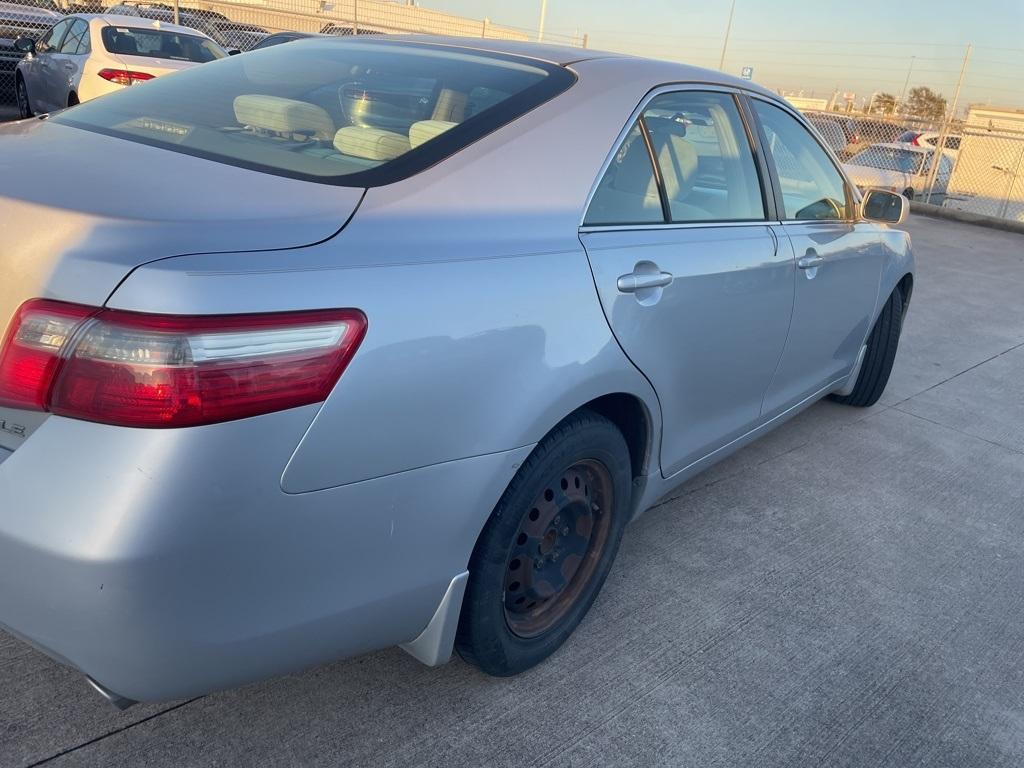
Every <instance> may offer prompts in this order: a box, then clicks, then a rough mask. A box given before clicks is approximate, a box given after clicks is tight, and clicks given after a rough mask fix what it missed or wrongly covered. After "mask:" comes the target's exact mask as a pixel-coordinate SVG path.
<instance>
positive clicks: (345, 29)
mask: <svg viewBox="0 0 1024 768" xmlns="http://www.w3.org/2000/svg"><path fill="white" fill-rule="evenodd" d="M320 34H321V35H335V36H337V37H344V36H346V35H379V34H381V33H380V32H378V31H377V30H375V29H366V28H365V27H360V28H359V29H358V30H357V29H356V28H355V27H354V26H352V25H351V24H335V23H334V22H333V21H332V22H330V23H328V24H324V25H323V26H322V27H320Z"/></svg>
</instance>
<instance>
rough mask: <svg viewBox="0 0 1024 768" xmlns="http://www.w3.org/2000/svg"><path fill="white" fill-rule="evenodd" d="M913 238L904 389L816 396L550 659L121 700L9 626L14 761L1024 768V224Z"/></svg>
mask: <svg viewBox="0 0 1024 768" xmlns="http://www.w3.org/2000/svg"><path fill="white" fill-rule="evenodd" d="M908 229H909V230H910V231H911V233H912V236H913V238H914V244H915V247H916V250H917V254H918V261H919V275H918V279H917V284H916V288H915V293H914V298H913V302H912V305H911V309H910V315H909V318H908V322H907V325H906V328H905V331H904V336H903V340H902V342H901V348H900V353H899V356H898V357H897V362H896V368H895V370H894V374H893V379H892V381H891V382H890V385H889V388H888V390H887V391H886V393H885V395H884V397H883V399H882V401H881V402H880V403H879V404H878V405H876V406H875V407H873V408H871V409H867V410H858V409H853V408H847V407H843V406H839V405H835V404H833V403H830V402H826V403H821V404H818V405H816V406H814V407H813V408H811V409H810V410H808V411H807V412H805V413H804V414H802V415H801V416H800V417H798V418H797V419H795V420H794V421H792V422H790V423H789V424H787V425H785V426H784V427H782V428H780V429H778V430H776V431H775V432H774V433H772V434H771V435H769V436H767V437H765V438H763V439H762V440H761V441H759V442H757V443H755V444H754V445H752V446H750V447H748V448H747V449H745V450H744V451H742V452H741V453H739V454H737V455H736V456H734V457H732V458H731V459H729V460H727V461H725V462H724V463H722V464H720V465H718V466H716V467H714V468H712V469H711V470H709V471H708V472H706V473H704V474H703V475H701V476H699V477H697V478H695V479H694V480H693V481H691V482H690V483H689V484H688V485H687V486H685V487H683V488H682V489H680V490H679V491H678V492H677V493H675V494H673V497H672V498H669V499H666V500H664V501H663V502H662V503H661V504H660V505H659V506H658V507H656V508H655V509H654V510H652V511H650V512H648V513H647V514H646V515H645V516H644V517H643V518H641V519H640V520H639V521H637V522H636V523H635V524H634V525H632V526H631V527H630V529H629V530H628V531H627V534H626V538H625V541H624V543H623V547H622V550H621V552H620V555H619V559H618V562H617V564H616V567H615V569H614V571H613V573H612V575H611V577H610V578H609V581H608V583H607V586H606V587H605V590H604V592H603V593H602V595H601V597H600V598H599V600H598V602H597V603H596V605H595V607H594V609H593V610H592V611H591V614H590V616H589V617H588V618H587V620H586V622H585V623H584V625H583V626H582V627H581V628H580V630H579V631H578V632H577V633H576V635H575V636H574V637H573V638H572V639H571V640H570V642H569V643H568V644H567V645H566V647H565V648H564V649H563V650H562V651H561V652H559V653H558V654H557V655H556V656H555V657H554V658H553V659H552V660H550V661H549V662H548V663H546V664H543V665H541V666H540V667H539V668H536V669H534V670H532V671H530V672H529V673H527V674H525V675H523V676H521V677H518V678H514V679H510V680H495V679H490V678H487V677H484V676H483V675H481V674H479V673H478V672H476V671H475V670H474V669H473V668H471V667H469V666H467V665H465V664H463V663H462V662H461V661H459V660H455V661H453V662H452V663H451V664H450V665H448V666H447V667H445V668H442V669H438V670H430V669H425V668H423V667H421V666H420V665H419V664H418V663H416V662H415V661H413V660H412V659H411V658H409V657H408V656H406V655H405V654H404V653H402V652H400V651H397V650H390V651H385V652H381V653H377V654H374V655H370V656H366V657H363V658H359V659H354V660H350V661H347V662H340V663H336V664H332V665H328V666H325V667H320V668H317V669H314V670H310V671H308V672H306V673H304V674H301V675H294V676H290V677H286V678H280V679H277V680H273V681H269V682H266V683H261V684H257V685H253V686H249V687H247V688H244V689H240V690H236V691H229V692H226V693H220V694H215V695H211V696H207V697H204V698H201V699H197V700H193V701H189V702H177V703H173V704H164V705H146V706H139V707H135V708H133V709H130V710H128V711H127V712H124V713H118V712H116V711H115V710H113V709H112V708H111V707H109V706H108V705H106V704H104V703H103V702H102V701H101V700H100V699H99V698H98V697H97V696H96V695H95V694H94V693H93V692H92V691H90V690H89V689H88V688H87V686H86V683H85V682H84V680H83V679H82V677H81V676H80V675H78V674H76V673H74V672H71V671H69V670H66V669H63V668H62V667H60V666H58V665H57V664H55V663H53V662H51V661H49V660H48V659H47V658H46V657H44V656H42V655H40V654H39V653H37V652H35V651H33V650H31V649H30V648H28V647H27V646H25V645H24V644H22V643H20V642H19V641H16V640H14V639H13V638H10V637H8V636H6V635H2V634H0V765H2V766H28V765H38V764H41V763H43V764H47V765H52V766H61V767H64V766H77V765H85V766H94V765H105V766H135V765H143V764H145V765H161V766H162V765H168V766H170V765H174V766H181V765H209V766H212V765H220V766H233V765H244V766H280V765H332V766H334V765H354V766H363V765H372V766H412V765H430V766H522V765H543V766H630V765H636V766H683V765H698V766H707V765H722V766H733V765H735V766H747V765H756V766H796V765H843V766H878V765H892V766H906V765H911V764H914V765H928V766H972V768H980V767H981V766H1004V765H1005V766H1011V765H1020V764H1022V763H1024V684H1022V683H1024V589H1022V585H1024V398H1022V397H1021V393H1022V389H1024V387H1022V384H1021V382H1022V380H1024V300H1022V298H1024V237H1022V236H1020V235H1016V234H1011V233H1005V232H997V231H992V230H987V229H983V228H980V227H974V226H970V225H965V224H959V223H953V222H947V221H941V220H929V219H920V218H913V219H911V221H910V222H909V223H908ZM69 631H74V628H73V627H69Z"/></svg>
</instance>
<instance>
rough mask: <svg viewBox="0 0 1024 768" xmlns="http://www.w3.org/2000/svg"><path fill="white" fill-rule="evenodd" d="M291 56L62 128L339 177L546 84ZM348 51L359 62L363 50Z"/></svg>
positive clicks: (235, 68)
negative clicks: (80, 127)
mask: <svg viewBox="0 0 1024 768" xmlns="http://www.w3.org/2000/svg"><path fill="white" fill-rule="evenodd" d="M294 45H295V46H300V47H298V48H295V49H292V51H285V54H287V55H281V54H279V53H277V51H279V50H280V47H278V48H277V49H275V48H269V49H266V50H263V51H259V52H257V53H252V54H246V56H245V57H234V59H233V60H232V61H231V62H225V64H228V66H225V67H223V68H221V69H220V70H218V71H219V72H220V73H221V75H222V76H223V77H222V78H215V77H204V78H198V79H197V80H196V82H195V84H194V86H190V85H189V83H188V82H187V80H186V79H176V80H174V81H173V82H172V81H171V80H166V81H164V82H163V83H159V82H158V83H157V84H156V85H158V86H159V87H160V88H161V89H162V90H161V92H159V93H158V92H156V91H155V90H150V89H147V90H145V91H144V90H143V89H138V90H137V91H136V92H133V93H132V94H126V96H130V101H129V100H126V99H123V100H121V101H120V102H114V101H111V102H108V105H109V106H108V108H107V109H103V110H100V109H99V107H93V108H89V109H87V110H79V111H78V112H77V113H76V115H73V116H69V119H71V118H78V121H81V120H82V118H83V117H84V118H94V120H95V123H96V124H97V127H100V128H103V129H107V130H115V131H117V132H118V133H121V134H125V135H129V136H130V135H135V136H138V137H140V138H143V139H144V140H148V141H154V140H155V141H159V142H172V143H174V144H177V145H180V146H181V147H183V148H194V149H196V150H200V151H202V152H203V153H204V154H210V155H215V156H219V157H223V158H225V159H228V160H230V159H235V160H241V161H245V162H253V163H259V164H261V165H266V166H270V167H276V168H280V169H282V170H287V171H289V172H299V173H303V174H311V175H316V176H339V175H345V174H351V173H358V172H361V171H365V170H369V169H372V168H375V167H377V166H380V165H382V164H384V163H387V162H389V161H391V160H394V159H396V158H398V157H401V156H402V155H405V154H406V153H409V152H411V151H413V150H415V149H417V148H418V147H420V146H422V145H423V144H426V143H428V142H430V141H431V140H433V139H434V138H436V137H438V136H440V135H442V134H444V133H446V132H447V131H450V130H451V129H453V128H455V127H456V126H459V125H461V124H462V123H464V122H466V121H468V120H471V119H473V118H474V117H476V116H478V115H481V114H482V113H483V112H485V111H487V110H490V109H491V108H493V107H495V106H496V105H498V104H500V103H501V102H503V101H505V100H506V99H508V98H509V97H510V96H511V95H512V94H515V93H517V92H520V91H522V90H524V89H525V88H527V87H529V86H531V85H534V84H536V83H539V82H540V81H541V80H543V79H544V72H543V70H539V69H536V68H533V67H531V66H529V65H519V64H515V65H514V66H513V65H506V64H505V63H504V62H501V61H496V62H495V63H494V64H491V63H489V62H488V63H486V64H483V65H482V66H481V65H477V66H467V62H465V61H462V60H452V61H446V60H444V57H442V56H440V55H436V54H435V55H433V56H431V57H430V61H429V63H434V64H437V66H436V67H435V68H433V69H431V68H429V67H424V66H423V65H422V64H420V65H419V66H417V65H416V62H415V61H413V60H411V59H409V57H405V59H408V60H400V61H398V62H397V64H396V63H395V62H394V61H387V60H385V61H381V62H380V63H378V62H375V61H373V60H372V57H371V56H365V57H362V59H363V60H362V61H359V58H360V57H352V58H349V57H344V58H343V57H340V56H338V55H337V51H338V48H337V46H338V45H341V44H340V43H338V42H337V41H328V42H327V43H326V44H325V43H323V42H321V41H316V40H310V41H308V42H307V41H300V42H297V43H295V44H294ZM323 45H326V46H329V49H328V50H329V52H330V54H333V55H330V54H324V53H321V52H320V51H319V50H318V49H317V46H323ZM351 45H353V46H354V47H356V48H359V49H360V51H359V52H360V53H364V51H363V50H361V49H363V48H366V47H368V46H369V45H372V44H365V43H352V44H351ZM301 46H307V48H306V49H305V50H306V53H305V55H303V54H302V53H299V52H301V51H303V50H304V49H303V48H302V47H301ZM296 53H298V55H296ZM381 58H383V57H378V59H381ZM465 58H469V57H465ZM353 59H355V60H356V61H359V63H353ZM289 68H290V70H291V71H288V69H289ZM182 74H183V75H188V74H189V73H187V72H186V73H182ZM118 118H120V119H118Z"/></svg>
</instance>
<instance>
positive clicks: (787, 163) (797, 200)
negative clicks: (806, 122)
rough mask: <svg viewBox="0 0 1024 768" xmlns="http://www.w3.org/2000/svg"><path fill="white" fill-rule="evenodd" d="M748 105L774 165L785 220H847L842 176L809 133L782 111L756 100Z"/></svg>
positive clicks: (752, 100)
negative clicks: (758, 121)
mask: <svg viewBox="0 0 1024 768" xmlns="http://www.w3.org/2000/svg"><path fill="white" fill-rule="evenodd" d="M751 103H752V105H753V107H754V112H755V113H756V114H757V117H758V119H759V120H760V121H761V127H762V128H763V129H764V133H765V138H766V139H767V141H768V152H769V154H770V155H771V159H772V161H773V162H774V163H775V169H776V174H777V175H778V178H779V186H780V187H781V188H782V202H783V207H784V209H785V210H784V213H785V218H787V219H798V220H811V221H828V220H835V219H845V218H847V203H846V185H845V184H844V183H843V177H842V175H841V174H840V173H839V171H838V170H837V169H836V167H835V166H834V165H833V164H832V161H831V160H829V157H828V155H827V154H826V152H825V150H824V149H822V148H821V145H820V144H819V143H818V142H817V140H816V139H815V138H814V137H813V136H812V135H811V133H810V131H808V130H807V129H806V128H804V126H803V125H801V124H800V122H799V121H798V120H797V119H796V118H795V117H793V116H792V115H790V114H789V113H788V112H786V111H785V110H784V109H781V108H779V107H776V106H774V105H772V104H768V103H766V102H764V101H761V100H760V99H751Z"/></svg>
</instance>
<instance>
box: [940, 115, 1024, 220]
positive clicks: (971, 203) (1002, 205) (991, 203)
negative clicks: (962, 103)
mask: <svg viewBox="0 0 1024 768" xmlns="http://www.w3.org/2000/svg"><path fill="white" fill-rule="evenodd" d="M948 195H949V197H948V198H947V200H946V202H945V205H946V206H947V207H950V208H957V209H959V210H962V211H970V212H971V213H982V214H986V215H988V216H998V217H999V218H1005V219H1012V220H1017V221H1024V109H1000V108H998V107H988V106H972V107H971V108H970V109H968V111H967V118H966V119H965V120H964V128H963V137H962V138H961V140H960V153H959V157H958V158H957V163H956V168H954V170H953V176H952V177H951V178H950V182H949V189H948Z"/></svg>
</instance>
